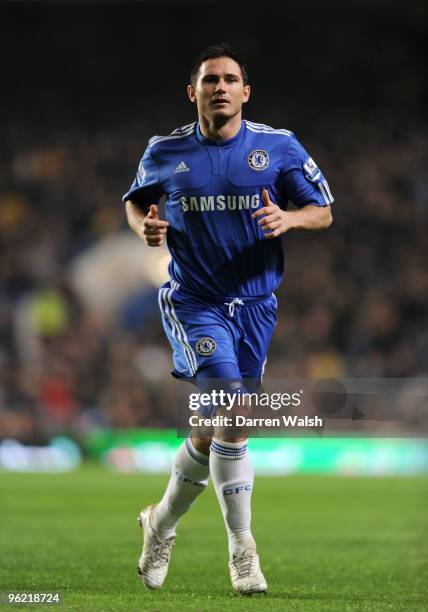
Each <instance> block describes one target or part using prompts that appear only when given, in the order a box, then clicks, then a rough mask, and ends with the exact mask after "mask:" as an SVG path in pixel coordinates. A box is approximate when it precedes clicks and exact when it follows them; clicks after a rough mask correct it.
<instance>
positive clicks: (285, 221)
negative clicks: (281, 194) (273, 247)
mask: <svg viewBox="0 0 428 612" xmlns="http://www.w3.org/2000/svg"><path fill="white" fill-rule="evenodd" d="M262 200H263V204H264V206H263V208H259V209H258V210H257V211H256V212H255V213H253V214H252V215H251V216H252V217H253V219H257V218H258V217H261V219H259V220H258V222H257V223H258V225H260V226H261V228H262V230H263V231H264V232H265V235H264V236H265V238H277V237H278V236H279V235H280V234H283V233H284V232H286V231H287V230H289V229H291V228H292V227H293V225H292V224H291V223H290V221H291V217H290V215H289V213H287V212H286V211H284V210H282V209H281V208H280V207H279V206H278V205H277V204H275V203H274V202H272V200H271V199H270V197H269V192H268V190H267V189H263V191H262Z"/></svg>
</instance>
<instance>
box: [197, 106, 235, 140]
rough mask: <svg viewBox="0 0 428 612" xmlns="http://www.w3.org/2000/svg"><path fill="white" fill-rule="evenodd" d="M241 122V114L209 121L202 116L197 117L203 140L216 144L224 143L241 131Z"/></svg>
mask: <svg viewBox="0 0 428 612" xmlns="http://www.w3.org/2000/svg"><path fill="white" fill-rule="evenodd" d="M241 120H242V115H241V113H238V114H237V115H235V116H234V117H227V118H226V117H220V118H217V119H209V118H208V117H205V116H204V115H199V127H200V128H201V132H202V134H203V136H205V138H208V139H209V140H215V141H216V142H224V141H225V140H229V138H233V137H234V136H236V134H237V133H238V132H239V130H240V129H241Z"/></svg>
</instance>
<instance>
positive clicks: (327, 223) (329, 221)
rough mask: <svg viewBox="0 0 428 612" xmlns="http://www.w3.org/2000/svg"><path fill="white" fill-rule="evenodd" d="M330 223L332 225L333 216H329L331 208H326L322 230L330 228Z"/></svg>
mask: <svg viewBox="0 0 428 612" xmlns="http://www.w3.org/2000/svg"><path fill="white" fill-rule="evenodd" d="M332 223H333V215H332V214H331V207H330V206H328V208H327V209H326V215H325V220H324V227H323V229H327V228H328V227H330V225H331V224H332Z"/></svg>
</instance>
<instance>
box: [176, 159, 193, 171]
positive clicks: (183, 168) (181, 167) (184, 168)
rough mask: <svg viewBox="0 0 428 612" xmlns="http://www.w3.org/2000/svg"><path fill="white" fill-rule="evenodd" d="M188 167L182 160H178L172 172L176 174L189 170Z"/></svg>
mask: <svg viewBox="0 0 428 612" xmlns="http://www.w3.org/2000/svg"><path fill="white" fill-rule="evenodd" d="M189 170H190V168H188V167H187V166H186V164H185V163H184V161H182V162H180V163H179V164H178V166H177V167H176V169H175V170H174V174H178V173H179V172H189Z"/></svg>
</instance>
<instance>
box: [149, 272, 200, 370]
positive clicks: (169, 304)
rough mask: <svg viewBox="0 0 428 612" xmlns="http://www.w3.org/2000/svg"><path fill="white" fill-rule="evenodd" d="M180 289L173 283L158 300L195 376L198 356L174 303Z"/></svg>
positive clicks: (164, 289) (160, 293)
mask: <svg viewBox="0 0 428 612" xmlns="http://www.w3.org/2000/svg"><path fill="white" fill-rule="evenodd" d="M179 287H180V285H179V284H178V283H175V281H172V282H171V288H170V289H168V288H166V287H164V288H163V289H161V290H160V292H159V300H158V301H159V308H160V310H161V312H162V314H164V315H165V317H166V318H167V319H168V321H169V322H170V324H171V333H172V336H173V338H175V339H176V340H177V342H179V343H180V344H181V345H182V347H183V351H184V356H185V358H186V361H187V365H188V366H189V369H190V372H191V373H192V375H193V376H194V375H195V374H196V372H197V369H198V365H197V362H196V356H195V353H194V351H193V349H192V347H191V346H190V344H189V341H188V339H187V334H186V332H185V330H184V327H183V325H182V323H181V321H180V320H179V318H178V317H177V314H176V312H175V309H174V303H173V301H172V293H173V292H174V291H175V290H176V289H178V288H179Z"/></svg>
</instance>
